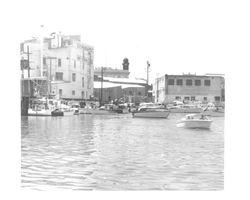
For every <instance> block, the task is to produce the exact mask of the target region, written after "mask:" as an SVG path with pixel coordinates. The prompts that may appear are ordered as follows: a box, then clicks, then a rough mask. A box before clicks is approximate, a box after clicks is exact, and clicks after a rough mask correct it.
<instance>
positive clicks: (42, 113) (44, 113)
mask: <svg viewBox="0 0 250 200" xmlns="http://www.w3.org/2000/svg"><path fill="white" fill-rule="evenodd" d="M51 112H52V111H51V110H39V111H37V110H32V109H28V116H52V113H51Z"/></svg>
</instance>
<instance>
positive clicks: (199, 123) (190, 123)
mask: <svg viewBox="0 0 250 200" xmlns="http://www.w3.org/2000/svg"><path fill="white" fill-rule="evenodd" d="M177 124H178V125H180V126H183V127H185V128H201V129H209V128H210V126H211V124H212V120H181V121H180V122H178V123H177Z"/></svg>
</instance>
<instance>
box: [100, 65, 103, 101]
mask: <svg viewBox="0 0 250 200" xmlns="http://www.w3.org/2000/svg"><path fill="white" fill-rule="evenodd" d="M102 89H103V67H102V68H101V98H100V106H102Z"/></svg>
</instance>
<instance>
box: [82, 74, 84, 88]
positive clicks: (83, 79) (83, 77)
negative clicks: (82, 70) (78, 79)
mask: <svg viewBox="0 0 250 200" xmlns="http://www.w3.org/2000/svg"><path fill="white" fill-rule="evenodd" d="M82 87H83V88H84V77H82Z"/></svg>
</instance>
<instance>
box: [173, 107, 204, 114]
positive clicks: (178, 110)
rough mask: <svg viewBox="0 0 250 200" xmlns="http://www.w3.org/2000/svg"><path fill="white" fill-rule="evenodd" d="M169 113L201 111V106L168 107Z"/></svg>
mask: <svg viewBox="0 0 250 200" xmlns="http://www.w3.org/2000/svg"><path fill="white" fill-rule="evenodd" d="M169 111H170V112H171V113H201V112H203V110H202V109H201V108H176V109H169Z"/></svg>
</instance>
